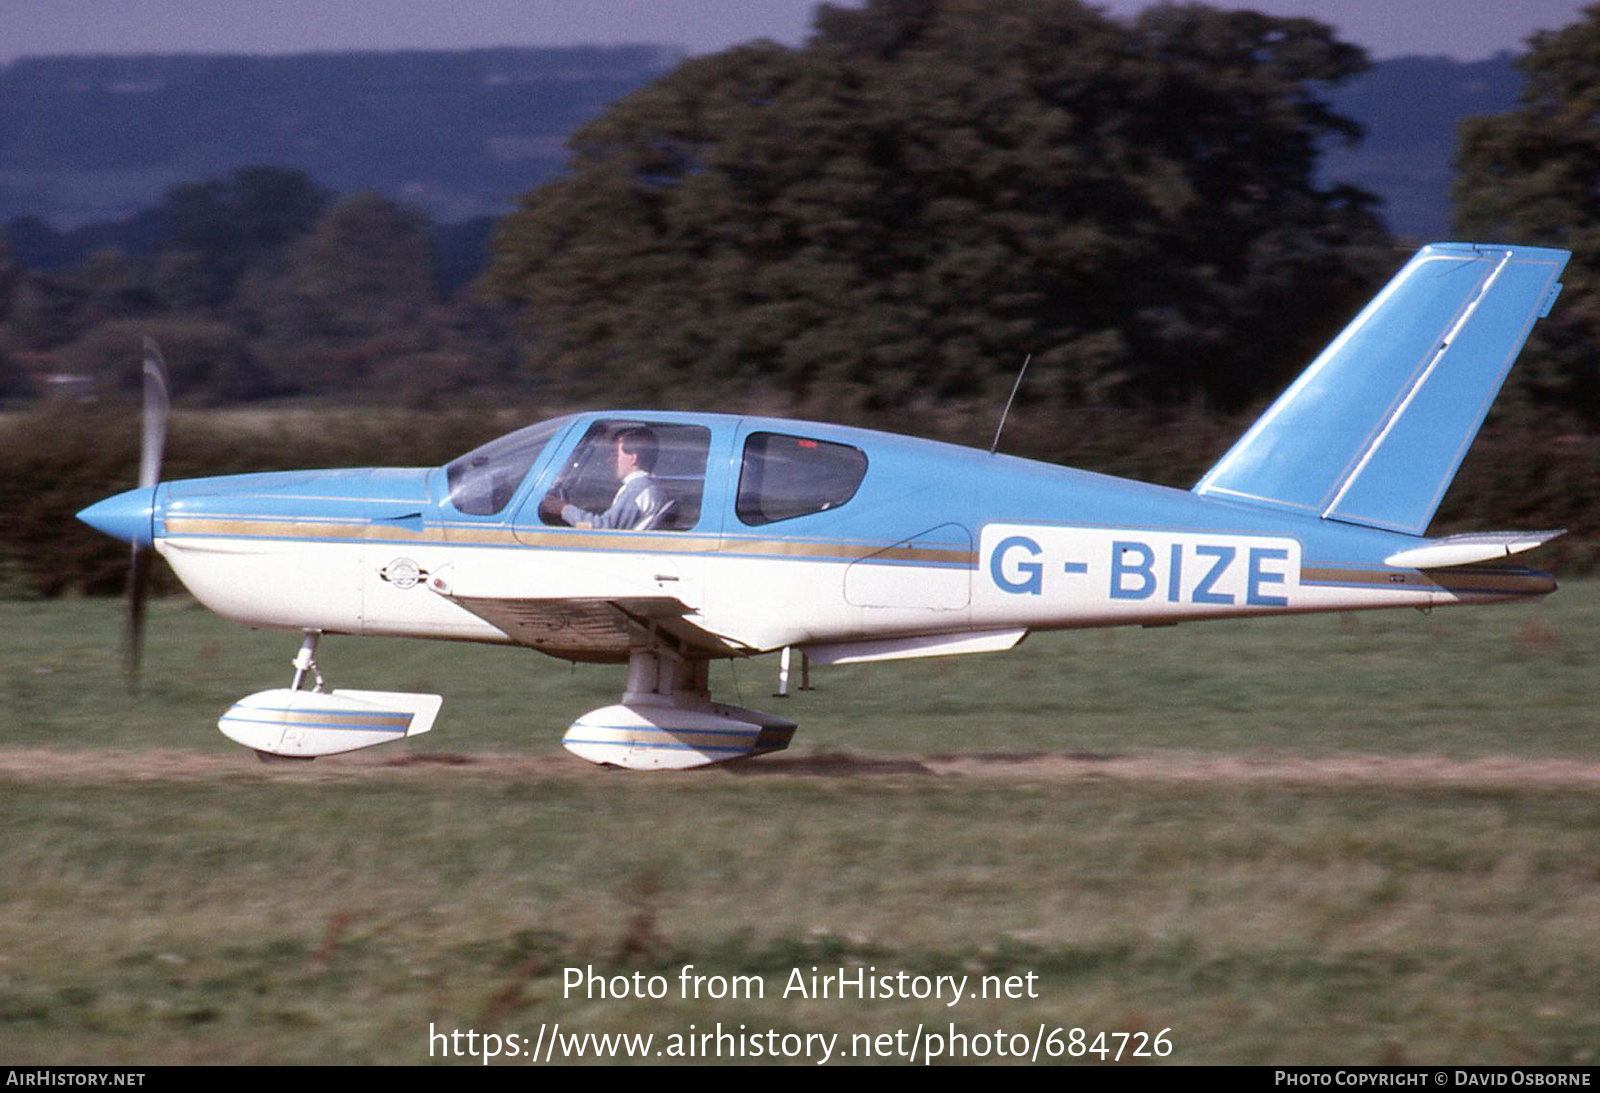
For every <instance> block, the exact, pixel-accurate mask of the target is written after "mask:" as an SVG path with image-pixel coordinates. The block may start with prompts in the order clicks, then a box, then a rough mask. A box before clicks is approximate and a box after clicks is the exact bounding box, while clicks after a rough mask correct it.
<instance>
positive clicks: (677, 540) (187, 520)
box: [165, 515, 977, 567]
mask: <svg viewBox="0 0 1600 1093" xmlns="http://www.w3.org/2000/svg"><path fill="white" fill-rule="evenodd" d="M185 535H196V536H199V535H204V536H211V537H219V538H220V537H237V538H273V539H311V540H330V539H333V540H342V541H358V542H368V541H380V542H391V543H433V544H437V545H440V546H502V547H516V546H526V547H544V548H550V549H557V550H604V551H624V552H629V553H638V554H737V555H746V556H753V557H762V558H839V559H844V560H849V561H858V560H861V559H864V558H871V559H872V560H874V561H879V560H881V561H885V562H922V563H925V564H930V565H955V566H967V567H971V566H974V565H976V564H977V553H976V552H975V551H973V550H971V549H970V548H967V547H956V546H950V547H935V546H899V545H894V544H888V545H885V544H883V543H873V542H861V541H844V540H836V541H818V540H796V539H765V538H753V537H752V538H741V537H729V538H724V537H722V536H717V535H703V534H696V533H694V532H677V531H672V532H628V531H593V530H562V529H555V528H552V529H548V530H543V529H541V530H520V531H519V530H515V529H512V528H484V527H478V526H476V525H458V524H445V525H436V526H433V527H429V528H424V529H422V530H420V531H412V530H410V529H407V528H404V527H400V526H398V525H396V524H392V523H385V522H383V521H371V520H360V521H357V520H338V519H328V520H306V519H284V520H274V519H271V518H261V517H239V516H183V515H171V516H168V517H167V518H166V535H165V537H166V538H173V537H176V536H185Z"/></svg>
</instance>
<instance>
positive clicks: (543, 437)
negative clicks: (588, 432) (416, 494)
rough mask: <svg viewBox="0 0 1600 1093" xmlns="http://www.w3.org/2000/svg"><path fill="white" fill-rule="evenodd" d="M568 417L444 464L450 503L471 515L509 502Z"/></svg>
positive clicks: (491, 512)
mask: <svg viewBox="0 0 1600 1093" xmlns="http://www.w3.org/2000/svg"><path fill="white" fill-rule="evenodd" d="M569 420H571V419H569V418H564V417H558V418H555V419H554V420H551V421H541V422H539V424H537V425H529V426H528V427H527V428H526V429H518V430H517V431H516V432H514V433H507V434H506V435H505V436H503V437H500V438H499V439H497V440H491V441H489V443H487V444H484V445H483V446H481V447H478V448H474V449H472V451H470V452H468V453H467V454H466V455H464V456H462V457H461V458H460V459H457V460H455V461H454V462H452V463H450V464H449V465H448V466H446V467H445V469H444V473H445V478H446V481H447V482H448V484H449V489H450V503H451V504H452V505H454V506H455V507H456V511H457V512H464V513H467V514H468V515H470V516H493V515H494V514H495V513H497V512H500V511H501V510H502V509H504V508H505V507H506V506H507V505H508V504H510V503H511V498H512V495H513V494H515V493H516V492H517V487H518V486H520V485H522V480H523V478H525V477H527V474H528V470H529V468H531V467H532V466H533V465H534V463H536V462H537V461H538V459H539V453H540V452H543V451H544V448H545V445H546V444H548V443H550V438H551V437H553V436H555V435H556V433H558V432H560V431H561V430H562V429H563V428H565V427H566V425H567V422H568V421H569Z"/></svg>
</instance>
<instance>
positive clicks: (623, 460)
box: [615, 426, 659, 478]
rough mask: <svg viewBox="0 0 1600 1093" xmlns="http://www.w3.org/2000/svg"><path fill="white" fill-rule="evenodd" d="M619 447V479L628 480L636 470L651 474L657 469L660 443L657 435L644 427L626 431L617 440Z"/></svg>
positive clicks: (619, 434)
mask: <svg viewBox="0 0 1600 1093" xmlns="http://www.w3.org/2000/svg"><path fill="white" fill-rule="evenodd" d="M615 443H616V445H617V477H618V478H626V477H628V475H630V474H632V473H633V472H634V471H635V470H640V471H644V472H645V473H646V474H649V473H650V472H651V471H653V470H655V469H656V452H657V450H658V447H659V445H658V443H657V441H656V434H655V432H654V431H652V430H650V429H646V428H644V427H642V426H639V427H636V428H632V429H624V430H622V432H620V433H618V434H617V435H616V438H615Z"/></svg>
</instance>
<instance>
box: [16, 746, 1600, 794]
mask: <svg viewBox="0 0 1600 1093" xmlns="http://www.w3.org/2000/svg"><path fill="white" fill-rule="evenodd" d="M894 776H906V777H927V778H961V779H989V780H995V781H1025V782H1060V783H1073V782H1091V781H1130V782H1170V783H1210V784H1215V783H1228V784H1240V785H1245V784H1267V785H1270V784H1278V785H1297V784H1303V785H1348V786H1360V785H1372V786H1389V787H1399V786H1412V787H1447V788H1516V789H1576V788H1600V763H1593V762H1585V761H1582V760H1573V759H1521V758H1511V757H1495V758H1484V759H1450V758H1445V757H1442V756H1429V755H1418V756H1403V757H1394V756H1361V755H1355V756H1334V757H1325V756H1324V757H1308V756H1292V755H1259V756H1255V755H1251V756H1242V755H1208V754H1200V753H1193V752H1145V753H1138V752H1130V753H1126V754H1087V753H1043V752H1041V753H1005V752H983V753H967V754H953V755H906V756H863V755H851V754H837V753H835V754H830V753H822V754H814V755H804V754H801V755H777V756H767V757H765V758H761V759H754V760H747V761H744V762H739V763H735V764H731V765H728V766H725V767H721V768H714V769H711V770H700V771H685V772H679V773H664V774H654V775H637V774H636V775H629V774H627V773H624V772H620V771H615V770H607V769H604V768H600V767H595V766H591V765H590V764H588V763H585V762H582V761H581V760H578V759H574V758H569V757H565V756H547V757H526V756H517V755H497V754H473V753H456V752H451V753H443V752H409V753H406V754H402V755H374V754H370V753H368V754H358V755H347V756H339V757H332V758H324V759H322V760H319V761H316V762H299V761H294V760H287V761H281V762H273V763H260V762H257V761H256V760H255V759H253V758H251V757H250V756H249V755H248V754H245V753H243V752H240V753H235V754H215V753H208V752H198V751H183V750H176V749H170V750H159V749H158V750H150V751H95V750H62V749H51V748H16V749H0V779H16V780H25V781H68V782H106V783H119V782H207V781H219V780H220V781H227V780H245V781H251V780H291V781H295V782H338V781H349V780H361V781H368V780H372V779H389V778H393V779H405V780H423V781H426V780H439V779H456V778H481V777H488V778H493V779H506V780H512V779H529V778H538V779H547V778H616V779H626V778H629V777H673V778H724V777H736V778H828V777H838V778H847V777H869V778H870V777H894Z"/></svg>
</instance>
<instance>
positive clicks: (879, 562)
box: [84, 411, 1555, 660]
mask: <svg viewBox="0 0 1600 1093" xmlns="http://www.w3.org/2000/svg"><path fill="white" fill-rule="evenodd" d="M630 426H644V427H646V428H648V429H650V430H651V431H653V432H654V433H656V434H659V435H660V436H661V437H663V438H664V443H665V444H666V445H667V447H666V450H665V451H664V454H663V460H664V464H663V466H662V467H661V469H660V470H659V471H658V475H657V476H658V478H659V480H660V482H661V488H662V490H664V491H665V492H666V493H668V494H669V495H671V497H672V498H673V501H674V503H673V505H672V510H673V513H674V517H673V518H672V519H671V520H670V521H669V523H668V524H666V525H664V526H660V527H654V528H652V529H650V530H611V529H599V528H583V527H572V526H568V525H566V524H565V523H563V522H561V521H560V520H559V518H557V517H555V516H554V515H552V506H550V505H549V504H545V505H541V502H543V501H545V500H546V498H547V497H548V496H550V495H551V492H552V490H560V491H562V493H563V495H564V496H565V495H566V494H567V493H568V492H569V491H571V490H576V491H578V493H579V495H580V496H579V497H578V499H579V500H582V499H584V497H583V495H584V494H585V491H586V495H587V497H588V498H589V506H588V507H590V508H602V507H604V504H605V502H606V500H607V498H608V494H609V492H610V491H612V490H614V489H615V488H616V485H617V484H616V482H615V480H614V478H607V477H606V474H605V473H603V466H604V465H605V460H604V451H603V447H604V442H605V440H606V439H607V438H609V437H612V436H614V435H615V434H616V432H617V431H618V430H619V429H622V428H625V427H630ZM613 473H614V472H613ZM97 510H98V516H99V519H98V520H97V519H96V513H97ZM84 518H85V519H86V520H88V521H89V522H91V523H95V524H96V526H101V527H103V528H105V529H106V530H113V527H115V529H117V530H114V531H113V533H115V534H121V535H123V537H125V538H129V537H134V536H135V535H139V534H146V532H144V530H143V529H144V528H145V527H146V526H147V528H148V531H147V534H148V538H149V541H150V542H153V544H154V546H155V548H156V549H157V550H158V551H159V552H160V553H161V554H162V555H163V556H164V557H165V558H166V559H167V561H168V562H169V563H170V564H171V565H172V568H173V569H174V570H175V571H176V572H177V574H178V576H179V577H180V579H182V581H183V582H184V584H185V585H186V586H187V587H188V588H189V589H190V590H191V591H192V592H193V593H194V594H195V596H196V597H197V598H199V599H200V600H201V601H202V602H203V603H205V604H206V606H208V607H210V608H211V609H212V610H214V611H216V612H218V613H219V614H221V615H224V616H226V617H228V618H230V619H233V620H235V621H237V622H240V623H243V624H245V625H248V626H253V627H270V628H281V629H286V630H317V631H323V632H329V633H351V634H363V635H375V636H404V637H424V638H446V639H457V640H468V641H484V642H507V641H510V640H522V641H523V643H524V644H533V645H534V647H535V648H539V649H540V650H541V651H544V652H547V653H551V654H552V655H557V656H569V657H572V658H573V659H585V660H622V659H626V657H627V654H628V641H627V640H626V639H625V638H620V637H616V638H606V637H604V636H596V635H594V634H581V635H580V634H579V633H578V632H577V631H578V630H580V629H582V627H581V626H580V625H579V623H578V621H577V620H575V619H574V620H572V621H571V623H570V629H571V630H572V634H571V636H570V640H569V639H568V638H567V637H564V636H563V633H562V630H563V627H564V626H567V625H568V623H567V622H565V621H564V620H563V618H562V617H561V616H560V615H559V614H556V615H548V614H547V615H541V616H539V619H538V621H537V625H539V626H542V627H544V629H545V630H546V631H548V633H545V634H544V640H542V641H539V642H531V643H530V642H528V641H527V640H525V636H524V637H519V638H517V639H513V637H512V636H510V635H508V633H507V632H506V630H505V629H503V628H502V627H498V626H496V625H493V624H491V623H490V622H489V621H487V620H486V619H485V618H483V617H481V616H480V615H479V614H475V613H474V612H472V611H469V610H466V609H465V608H463V607H462V606H461V601H462V600H463V598H470V599H487V600H495V601H506V602H518V603H535V604H537V603H555V602H558V601H582V602H590V603H592V602H596V601H629V602H631V601H632V600H633V599H634V598H653V599H654V600H661V599H671V600H676V601H678V602H680V603H681V604H682V605H683V606H684V607H685V608H686V609H687V612H688V618H689V619H690V620H691V621H692V623H693V625H694V626H696V627H698V628H699V629H701V630H704V631H707V632H709V633H711V634H714V635H717V636H718V637H719V638H721V639H723V640H724V641H725V642H726V644H727V650H728V652H729V655H738V654H742V653H747V652H759V651H765V650H771V649H776V648H780V647H784V646H798V647H803V648H816V649H827V648H843V647H859V648H861V649H864V650H867V651H869V652H870V650H872V649H875V648H882V649H884V650H886V651H892V650H894V649H896V648H902V649H908V650H910V651H911V653H912V654H914V653H915V651H916V649H917V646H916V645H915V644H914V640H913V639H918V638H926V637H929V636H932V637H933V639H934V640H932V642H931V644H930V645H929V646H928V648H929V650H930V651H941V650H940V645H941V643H942V642H944V641H945V639H949V641H950V642H955V641H956V640H957V639H959V638H960V636H962V635H978V636H980V639H981V637H982V636H983V635H994V636H995V639H994V640H995V642H996V643H997V645H996V647H1001V646H1003V645H1004V644H1005V643H1006V641H1007V635H1013V636H1012V637H1011V638H1010V640H1011V641H1014V640H1015V639H1016V637H1019V636H1020V635H1021V633H1025V632H1026V631H1029V630H1044V629H1066V628H1075V627H1096V626H1116V625H1140V624H1142V625H1162V624H1169V623H1173V622H1182V621H1187V620H1197V619H1206V618H1222V617H1230V616H1239V615H1251V614H1279V613H1293V612H1312V611H1343V610H1354V609H1366V608H1382V607H1420V608H1427V607H1434V606H1441V605H1446V604H1454V603H1462V602H1483V601H1489V600H1495V599H1511V598H1518V597H1524V596H1534V595H1542V594H1544V593H1547V592H1550V591H1552V590H1553V589H1554V587H1555V584H1554V582H1553V580H1551V578H1550V577H1549V576H1548V575H1546V574H1543V573H1540V572H1538V571H1536V570H1532V569H1528V568H1525V567H1521V566H1513V565H1505V564H1497V565H1485V564H1476V565H1466V566H1456V567H1433V568H1428V569H1418V568H1407V567H1405V566H1401V565H1395V564H1392V563H1389V562H1386V559H1390V558H1392V557H1394V556H1395V555H1396V554H1397V553H1399V552H1401V551H1403V550H1406V549H1408V548H1412V547H1416V546H1417V545H1418V544H1419V543H1420V542H1424V541H1425V540H1421V539H1420V538H1419V537H1417V536H1412V535H1405V534H1399V533H1395V532H1390V531H1385V530H1379V529H1375V528H1372V527H1366V526H1359V525H1355V524H1349V523H1342V522H1339V521H1337V520H1329V519H1320V518H1317V517H1316V516H1314V515H1308V516H1301V515H1298V514H1295V513H1291V512H1285V511H1282V510H1277V509H1271V508H1263V507H1259V506H1252V505H1250V504H1247V503H1240V502H1236V501H1229V500H1219V499H1216V498H1212V497H1203V496H1199V495H1197V494H1195V493H1192V492H1189V491H1183V490H1176V489H1169V488H1165V487H1161V486H1154V485H1149V484H1145V483H1140V482H1133V481H1128V480H1124V479H1117V478H1111V477H1107V476H1103V475H1098V474H1092V473H1087V472H1083V471H1077V470H1072V469H1069V468H1064V467H1058V466H1053V465H1049V464H1043V463H1038V462H1033V461H1029V460H1024V459H1018V458H1014V457H1010V456H1005V455H997V454H991V453H987V452H982V451H978V450H975V449H968V448H961V447H956V446H952V445H947V444H941V443H936V442H933V441H927V440H919V439H913V438H909V437H903V436H897V435H892V434H886V433H881V432H875V431H871V430H864V429H852V428H845V427H840V426H833V425H824V424H817V423H812V422H800V421H790V420H782V419H772V418H759V417H741V416H734V415H713V414H684V413H657V412H643V411H625V412H602V413H588V414H578V415H572V416H570V417H566V418H559V419H555V420H553V421H550V422H543V423H540V424H539V425H536V426H530V427H529V429H527V430H523V431H521V432H520V433H517V434H512V435H511V436H510V437H507V438H502V440H501V441H498V442H495V444H491V445H486V446H485V447H484V448H482V449H478V450H477V451H476V452H474V453H468V455H466V456H463V457H462V459H460V460H457V461H455V462H453V463H452V464H450V465H448V466H447V467H440V468H401V469H362V470H330V471H305V472H286V473H274V474H260V475H241V476H230V477H223V478H205V479H193V480H188V481H177V482H170V483H166V484H163V485H161V486H158V487H156V488H155V489H154V490H153V491H148V490H147V491H130V492H129V493H127V494H123V495H120V496H119V497H117V498H112V499H110V500H108V501H106V502H102V503H101V505H100V506H96V507H95V508H94V509H90V510H87V511H86V512H85V514H84ZM144 520H147V521H148V523H147V525H146V524H144V523H141V521H144ZM130 529H131V530H130ZM897 641H899V642H906V641H912V644H909V645H901V646H897V645H896V644H895V643H896V642H897ZM979 647H981V641H980V646H979ZM907 655H910V654H907Z"/></svg>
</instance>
